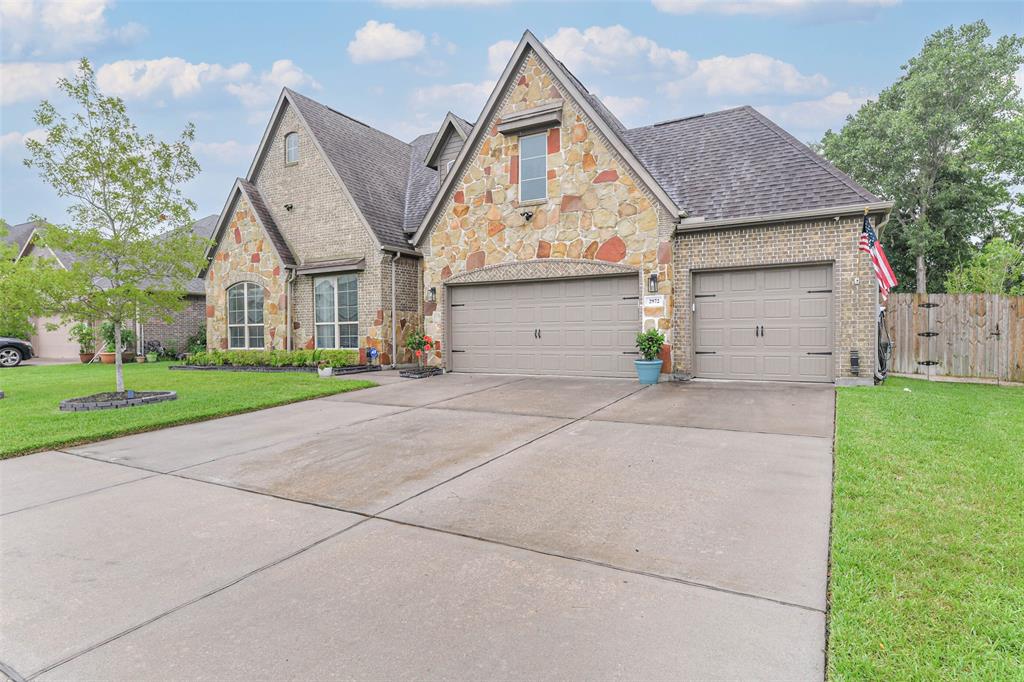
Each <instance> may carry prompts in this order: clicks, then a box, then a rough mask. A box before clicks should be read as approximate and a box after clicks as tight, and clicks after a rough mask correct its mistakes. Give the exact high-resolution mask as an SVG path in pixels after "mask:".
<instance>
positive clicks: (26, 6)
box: [0, 0, 146, 56]
mask: <svg viewBox="0 0 1024 682" xmlns="http://www.w3.org/2000/svg"><path fill="white" fill-rule="evenodd" d="M112 6H113V0H36V1H34V2H33V1H32V0H0V42H2V43H3V53H4V54H5V55H11V56H18V55H24V54H30V55H34V56H38V55H45V54H70V53H74V52H79V51H81V50H82V49H83V48H87V47H90V46H94V45H98V44H100V43H103V42H106V41H108V40H114V41H119V42H132V41H135V40H138V39H139V38H141V37H143V36H144V35H145V34H146V29H145V28H144V27H142V26H141V25H139V24H135V23H127V24H123V25H121V26H116V27H111V26H109V25H108V24H107V18H106V14H107V11H108V10H109V9H110V8H111V7H112Z"/></svg>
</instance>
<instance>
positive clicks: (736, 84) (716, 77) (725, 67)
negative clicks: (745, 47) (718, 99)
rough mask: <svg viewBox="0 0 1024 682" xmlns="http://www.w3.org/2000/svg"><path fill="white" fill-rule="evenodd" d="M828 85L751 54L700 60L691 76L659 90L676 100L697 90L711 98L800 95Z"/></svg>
mask: <svg viewBox="0 0 1024 682" xmlns="http://www.w3.org/2000/svg"><path fill="white" fill-rule="evenodd" d="M828 84H829V82H828V79H827V78H825V76H823V75H821V74H820V73H816V74H811V75H805V74H802V73H800V71H799V70H798V69H797V68H796V67H795V66H793V65H792V64H790V63H788V62H784V61H782V60H780V59H776V58H775V57H769V56H768V55H764V54H757V53H752V54H746V55H743V56H741V57H726V56H725V55H720V56H718V57H712V58H710V59H701V60H700V61H699V62H697V68H696V70H695V71H694V72H693V73H692V74H691V75H689V76H687V77H686V78H683V79H680V80H676V81H672V82H669V83H666V84H664V85H663V86H661V88H660V89H661V90H662V91H663V92H665V93H666V94H668V95H669V96H670V97H679V96H681V95H682V94H683V93H685V92H688V91H691V90H701V91H704V92H706V93H707V94H709V95H711V96H718V95H752V94H760V93H776V92H781V93H785V94H789V95H800V94H807V93H812V92H820V91H822V90H824V89H825V88H827V87H828Z"/></svg>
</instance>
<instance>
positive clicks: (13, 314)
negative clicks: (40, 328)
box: [0, 220, 59, 339]
mask: <svg viewBox="0 0 1024 682" xmlns="http://www.w3.org/2000/svg"><path fill="white" fill-rule="evenodd" d="M8 232H9V230H8V227H7V223H6V222H4V221H3V220H0V336H13V337H16V338H19V339H28V338H29V337H30V336H32V334H34V333H35V326H34V325H33V324H32V318H33V317H37V316H40V315H43V314H45V313H46V312H47V310H48V307H49V305H50V303H49V302H50V301H51V300H52V298H53V295H54V289H55V287H56V285H57V281H56V278H57V277H58V275H59V273H57V272H56V270H55V269H54V268H53V266H52V265H51V264H50V263H49V262H47V261H45V260H40V259H37V258H31V257H26V258H22V259H21V260H16V259H17V257H18V246H17V245H16V244H12V243H10V242H8V241H7V239H6V237H7V234H8Z"/></svg>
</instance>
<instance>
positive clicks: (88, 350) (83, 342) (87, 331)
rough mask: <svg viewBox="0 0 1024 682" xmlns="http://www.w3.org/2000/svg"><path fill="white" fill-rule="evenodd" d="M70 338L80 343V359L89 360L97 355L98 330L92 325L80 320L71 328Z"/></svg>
mask: <svg viewBox="0 0 1024 682" xmlns="http://www.w3.org/2000/svg"><path fill="white" fill-rule="evenodd" d="M68 339H69V340H71V341H75V342H76V343H78V359H79V360H81V361H82V362H89V361H90V360H92V359H93V358H94V357H96V331H95V330H94V329H93V328H92V325H88V324H86V323H85V322H79V323H77V324H76V325H75V326H73V327H72V328H71V334H70V336H68Z"/></svg>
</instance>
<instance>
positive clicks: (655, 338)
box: [633, 329, 665, 384]
mask: <svg viewBox="0 0 1024 682" xmlns="http://www.w3.org/2000/svg"><path fill="white" fill-rule="evenodd" d="M664 345H665V335H664V334H662V333H661V331H660V330H658V329H648V330H647V331H645V332H640V333H639V334H637V335H636V347H637V348H639V349H640V357H641V359H640V360H634V361H633V364H634V365H636V375H637V378H638V379H640V383H641V384H656V383H658V376H659V375H660V374H661V362H662V361H661V358H659V357H658V355H660V354H661V347H662V346H664Z"/></svg>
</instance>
